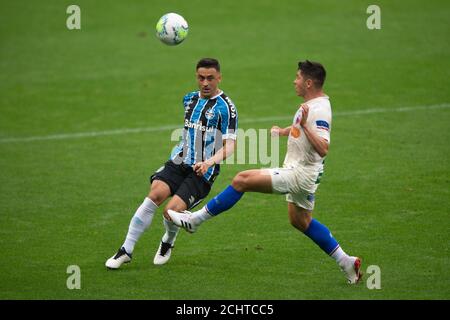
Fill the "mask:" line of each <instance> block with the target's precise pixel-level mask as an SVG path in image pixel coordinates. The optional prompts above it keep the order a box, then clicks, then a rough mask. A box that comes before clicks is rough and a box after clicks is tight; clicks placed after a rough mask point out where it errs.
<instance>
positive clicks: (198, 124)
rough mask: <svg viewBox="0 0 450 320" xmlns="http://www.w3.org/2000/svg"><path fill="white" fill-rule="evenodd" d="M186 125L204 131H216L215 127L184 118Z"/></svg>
mask: <svg viewBox="0 0 450 320" xmlns="http://www.w3.org/2000/svg"><path fill="white" fill-rule="evenodd" d="M184 126H185V127H186V128H192V129H195V130H200V131H203V132H213V131H214V127H207V126H203V125H202V124H201V123H199V122H196V123H194V122H191V121H189V120H188V119H184Z"/></svg>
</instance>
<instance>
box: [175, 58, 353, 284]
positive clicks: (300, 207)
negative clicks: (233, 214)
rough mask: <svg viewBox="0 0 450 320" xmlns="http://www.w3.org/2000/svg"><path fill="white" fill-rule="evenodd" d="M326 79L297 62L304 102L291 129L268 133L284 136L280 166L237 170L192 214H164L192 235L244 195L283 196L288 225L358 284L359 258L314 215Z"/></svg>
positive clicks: (327, 125) (327, 111)
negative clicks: (286, 208)
mask: <svg viewBox="0 0 450 320" xmlns="http://www.w3.org/2000/svg"><path fill="white" fill-rule="evenodd" d="M325 77H326V72H325V68H324V67H323V66H322V65H321V64H320V63H317V62H311V61H308V60H306V61H303V62H299V64H298V71H297V74H296V78H295V80H294V85H295V90H296V93H297V95H298V96H300V97H303V99H304V103H303V104H302V105H301V106H300V108H299V109H298V110H297V112H296V114H295V116H294V119H293V121H292V125H291V126H289V127H287V128H280V127H277V126H274V127H272V130H271V131H272V134H277V135H280V136H288V146H287V153H286V157H285V161H284V164H283V167H282V168H273V169H256V170H247V171H243V172H240V173H238V174H237V175H236V176H235V177H234V179H233V181H232V183H231V185H229V186H228V187H227V188H226V189H225V190H224V191H222V192H221V193H220V194H218V195H217V196H216V197H214V198H213V199H212V200H210V201H209V202H208V203H207V204H206V205H205V206H204V207H203V208H202V209H201V210H198V211H196V212H193V213H190V212H188V211H184V212H177V211H172V210H168V214H169V216H170V218H171V219H172V221H173V222H174V223H175V224H176V225H178V226H180V227H183V228H184V229H186V230H187V231H189V232H195V231H196V230H197V228H198V226H199V225H200V224H201V223H203V222H204V221H206V220H208V219H210V218H212V217H215V216H217V215H218V214H219V213H221V212H223V211H225V210H228V209H230V208H231V207H232V206H233V205H234V204H235V203H236V202H238V201H239V199H241V197H242V195H243V194H244V193H245V192H262V193H278V194H285V195H286V200H287V202H288V215H289V220H290V222H291V224H292V225H293V226H294V227H295V228H297V229H298V230H300V231H301V232H303V233H304V234H305V235H306V236H308V237H309V238H310V239H311V240H313V241H314V242H315V243H316V244H317V245H318V246H319V247H320V248H321V249H322V250H323V251H324V252H325V253H326V254H328V255H329V256H331V257H332V258H334V259H335V260H336V262H337V263H338V265H339V266H340V268H341V270H342V271H343V272H344V273H345V275H346V278H347V281H348V282H349V283H351V284H354V283H357V282H358V281H359V280H360V278H361V276H362V274H361V272H360V269H361V259H360V258H358V257H353V256H349V255H348V254H346V253H345V252H344V251H343V250H342V248H341V247H340V245H339V244H338V242H337V241H336V240H335V239H334V237H333V236H332V234H331V232H330V231H329V230H328V228H327V227H326V226H324V225H323V224H321V223H320V222H319V221H317V220H316V219H314V218H313V217H312V211H313V208H314V193H315V192H316V190H317V187H318V185H319V182H320V178H321V176H322V174H323V168H324V158H325V156H326V155H327V153H328V147H329V144H330V131H331V105H330V101H329V98H328V96H327V95H325V93H324V92H323V84H324V81H325Z"/></svg>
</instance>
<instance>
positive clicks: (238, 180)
mask: <svg viewBox="0 0 450 320" xmlns="http://www.w3.org/2000/svg"><path fill="white" fill-rule="evenodd" d="M231 185H232V186H233V188H234V189H236V191H239V192H245V191H246V187H247V176H246V175H245V174H243V173H242V172H240V173H238V174H237V175H236V176H235V177H234V178H233V181H232V182H231Z"/></svg>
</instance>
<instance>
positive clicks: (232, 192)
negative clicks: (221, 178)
mask: <svg viewBox="0 0 450 320" xmlns="http://www.w3.org/2000/svg"><path fill="white" fill-rule="evenodd" d="M243 194H244V192H239V191H237V190H236V189H235V188H233V187H232V186H231V185H229V186H228V187H227V188H226V189H225V190H223V191H222V192H221V193H219V194H218V195H217V196H215V197H214V198H213V199H211V200H210V201H209V202H208V203H207V204H206V210H208V212H209V213H210V214H211V215H213V216H216V215H218V214H219V213H221V212H223V211H226V210H228V209H230V208H231V207H232V206H234V205H235V204H236V202H238V201H239V199H241V197H242V195H243Z"/></svg>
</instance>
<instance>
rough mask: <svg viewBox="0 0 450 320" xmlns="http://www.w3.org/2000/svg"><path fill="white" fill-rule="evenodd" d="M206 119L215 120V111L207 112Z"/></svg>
mask: <svg viewBox="0 0 450 320" xmlns="http://www.w3.org/2000/svg"><path fill="white" fill-rule="evenodd" d="M205 117H206V119H208V120H211V119H212V118H214V111H213V110H212V109H209V110H207V111H206V113H205Z"/></svg>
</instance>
